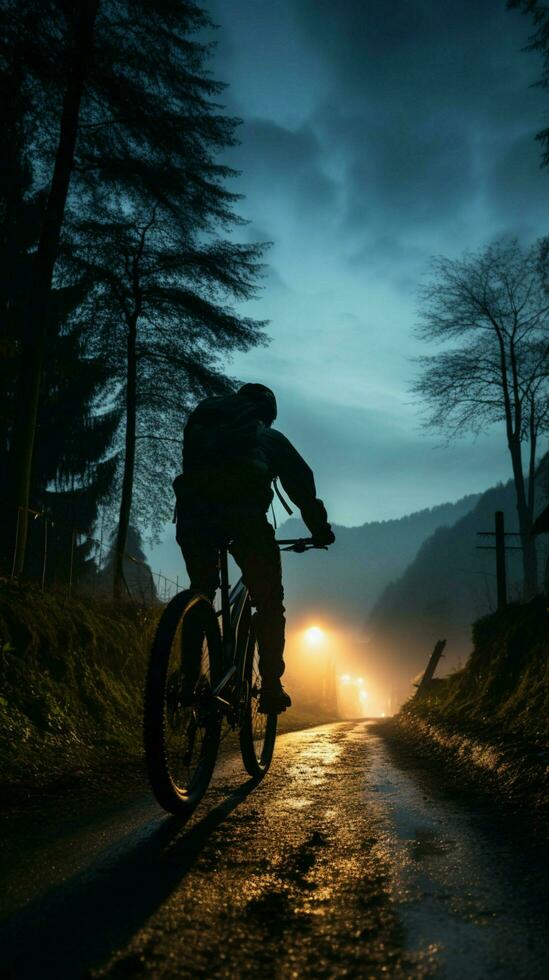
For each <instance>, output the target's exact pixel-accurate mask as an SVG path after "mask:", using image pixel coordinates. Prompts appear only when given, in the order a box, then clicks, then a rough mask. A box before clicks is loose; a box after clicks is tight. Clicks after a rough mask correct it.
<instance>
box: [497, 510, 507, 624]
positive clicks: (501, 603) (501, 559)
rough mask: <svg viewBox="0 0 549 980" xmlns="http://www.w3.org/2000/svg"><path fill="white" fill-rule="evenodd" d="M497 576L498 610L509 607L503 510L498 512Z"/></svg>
mask: <svg viewBox="0 0 549 980" xmlns="http://www.w3.org/2000/svg"><path fill="white" fill-rule="evenodd" d="M496 576H497V586H498V609H505V606H506V605H507V572H506V568H505V518H504V516H503V511H502V510H496Z"/></svg>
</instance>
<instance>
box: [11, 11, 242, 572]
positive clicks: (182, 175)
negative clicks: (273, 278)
mask: <svg viewBox="0 0 549 980" xmlns="http://www.w3.org/2000/svg"><path fill="white" fill-rule="evenodd" d="M8 6H9V15H8V17H7V18H6V19H7V21H8V26H9V32H8V33H9V38H10V39H11V40H10V44H11V47H9V44H8V47H7V49H6V50H7V52H8V58H7V60H8V61H10V64H11V65H13V64H15V62H16V60H17V58H16V56H15V54H14V52H15V53H19V54H21V52H24V53H25V57H27V52H30V55H29V56H28V59H27V61H25V83H24V86H23V87H24V89H25V95H26V101H25V104H24V105H25V107H24V117H25V122H24V125H23V130H24V132H25V134H26V149H27V151H29V150H30V149H32V157H33V171H34V180H35V182H36V183H37V185H40V186H43V187H44V190H45V197H46V205H45V208H44V211H43V215H42V217H41V222H40V228H39V229H37V235H36V237H37V239H38V247H37V251H36V256H35V262H34V268H33V278H34V285H33V288H32V289H31V290H29V291H28V293H27V296H26V300H25V304H24V306H25V311H24V322H25V325H26V327H25V330H24V332H23V337H22V343H23V344H24V346H25V353H24V356H23V358H22V368H23V370H24V372H25V379H24V384H22V385H20V386H19V397H18V398H17V399H16V406H15V416H16V418H17V419H18V425H17V427H16V430H15V433H14V438H13V442H12V446H11V459H12V467H11V471H12V473H15V474H16V477H15V478H14V479H13V480H12V484H13V486H12V498H13V499H14V502H15V504H16V505H17V506H19V507H20V508H22V510H21V515H22V518H23V527H22V529H21V535H20V540H19V542H18V549H17V563H16V566H17V571H20V570H21V568H22V565H23V559H24V552H25V536H26V535H25V522H26V517H27V510H26V508H27V506H28V500H29V487H30V473H31V466H32V456H33V450H34V436H35V431H36V418H37V411H38V397H39V391H40V382H41V377H42V371H43V356H44V347H45V337H46V332H47V326H46V320H47V306H48V301H49V296H50V294H51V289H52V286H53V285H54V284H55V276H56V275H57V272H58V267H57V266H56V262H57V260H58V256H59V251H60V248H59V246H60V243H61V241H62V240H63V239H65V242H67V241H69V243H70V227H71V221H68V220H67V218H74V217H75V216H81V215H82V214H85V215H88V217H89V218H91V219H93V217H94V216H96V208H98V207H99V209H100V210H101V211H102V212H104V211H105V210H107V211H110V213H111V217H114V219H115V221H117V220H118V215H119V213H120V210H121V209H122V211H123V210H124V209H127V211H128V213H129V214H130V215H132V216H133V217H135V216H136V215H137V220H138V221H141V220H147V219H146V216H147V215H148V214H150V213H151V212H152V209H153V208H155V207H158V208H159V209H160V210H161V211H163V212H164V213H165V214H168V213H169V214H170V215H171V218H172V220H173V221H174V223H175V224H176V225H177V227H178V229H179V231H180V233H182V232H183V230H186V232H187V237H188V240H189V241H192V242H195V241H196V240H197V239H196V236H198V237H199V238H200V240H201V241H202V242H203V241H204V240H205V239H206V238H207V237H208V236H209V235H211V234H212V233H215V232H218V231H219V230H220V229H223V230H225V231H226V230H227V229H228V228H229V227H230V226H231V225H234V223H235V222H236V217H235V215H234V212H233V205H234V202H235V201H236V199H237V197H238V195H235V194H233V193H231V192H230V191H229V190H227V188H226V187H225V180H226V178H227V177H229V176H230V175H231V174H232V173H233V171H231V170H230V169H229V168H227V167H226V166H224V165H223V164H221V163H220V162H218V161H217V160H216V159H215V156H216V154H217V153H218V151H220V150H222V149H223V148H224V147H227V146H230V145H232V144H233V143H234V142H235V138H234V129H235V124H236V120H234V119H231V118H228V117H226V116H225V115H224V114H223V113H222V111H220V107H219V106H218V105H217V103H216V102H215V101H214V100H215V99H216V98H217V96H218V95H219V94H220V93H221V91H222V90H223V87H224V86H223V85H221V84H220V83H218V82H215V81H214V80H212V79H211V78H210V76H209V72H208V70H207V68H206V67H205V61H206V58H207V56H208V53H209V45H208V44H206V43H204V42H203V41H201V40H199V39H198V38H197V33H198V32H200V31H205V30H206V29H208V28H210V27H211V26H212V25H211V21H210V19H209V17H208V16H207V14H206V13H205V12H204V11H203V10H202V8H201V7H199V6H198V4H196V3H194V2H193V0H155V2H154V3H151V0H109V2H106V0H101V2H99V0H74V2H71V3H65V2H63V3H56V2H54V0H50V2H45V4H44V9H43V11H41V19H40V24H39V29H38V30H37V24H36V13H35V12H34V13H33V11H34V8H35V7H36V5H35V4H34V5H33V4H32V3H31V2H30V0H20V2H18V3H17V2H11V3H10V4H8ZM42 15H43V16H42ZM33 16H34V18H35V19H34V21H33ZM42 21H43V23H42ZM8 74H9V72H8ZM42 110H44V114H42ZM56 112H57V118H55V119H54V117H55V113H56ZM33 124H34V125H33ZM52 134H55V135H52ZM101 220H102V219H101ZM227 254H228V253H227ZM232 258H233V261H234V262H236V263H238V262H239V261H241V259H240V256H239V253H238V251H237V250H234V251H233V253H232Z"/></svg>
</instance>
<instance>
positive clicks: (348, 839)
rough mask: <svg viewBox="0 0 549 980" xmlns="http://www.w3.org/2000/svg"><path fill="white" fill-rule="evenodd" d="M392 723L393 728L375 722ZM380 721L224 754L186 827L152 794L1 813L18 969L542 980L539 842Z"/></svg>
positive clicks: (2, 905) (39, 973)
mask: <svg viewBox="0 0 549 980" xmlns="http://www.w3.org/2000/svg"><path fill="white" fill-rule="evenodd" d="M380 732H381V733H380ZM419 765H420V764H419V763H418V764H417V765H416V764H414V763H410V760H409V758H400V757H399V750H398V749H394V748H391V747H389V746H388V744H387V743H386V740H385V738H384V737H383V728H381V729H379V728H376V727H375V726H371V725H369V724H368V723H365V722H356V723H354V722H342V723H337V724H332V725H324V726H321V727H319V728H315V729H308V730H306V731H301V732H293V733H290V734H286V735H283V736H281V737H280V738H279V740H278V742H277V750H276V757H275V761H274V762H273V766H272V768H271V771H270V773H269V774H268V776H267V778H266V779H265V780H264V782H263V783H262V784H261V785H259V786H255V787H254V785H253V783H252V782H251V781H248V780H247V779H246V776H245V774H244V772H243V769H242V765H241V763H240V760H239V758H238V756H237V755H236V753H235V754H229V755H228V756H227V757H226V758H224V759H223V760H222V761H221V763H220V765H219V768H218V771H217V773H216V776H215V777H214V781H213V783H212V786H211V788H210V790H209V792H208V794H207V797H206V798H205V800H204V802H203V803H202V805H201V807H200V809H199V810H198V811H197V813H196V815H195V816H194V818H193V820H192V822H191V823H190V824H188V825H187V826H181V824H178V822H177V821H176V820H175V819H174V818H168V817H166V816H165V815H163V814H162V812H160V811H159V810H158V808H157V806H156V805H155V804H154V802H152V801H151V799H150V798H149V796H148V795H147V794H146V792H144V793H141V794H139V795H137V796H136V794H135V791H134V792H133V793H130V794H129V795H128V797H127V798H123V797H122V798H120V799H118V800H117V801H116V803H112V802H111V803H105V801H103V802H102V803H101V805H98V804H95V805H92V803H90V801H89V800H88V802H87V803H82V802H81V803H80V804H79V803H78V800H77V799H75V800H73V803H72V808H71V806H69V805H68V803H67V801H65V802H63V803H56V802H55V801H50V802H49V803H48V804H47V805H46V806H45V807H43V808H42V810H40V809H36V810H35V811H34V813H31V814H25V815H23V816H21V817H19V818H17V819H12V820H10V821H4V824H3V826H2V835H3V837H4V844H5V851H4V865H5V876H4V875H3V878H4V880H5V882H6V887H5V888H3V890H2V894H1V900H0V911H1V913H2V917H3V921H2V926H1V927H0V945H1V950H2V953H1V961H0V975H1V976H4V977H33V978H35V977H43V976H52V977H57V978H64V977H128V976H136V977H231V978H240V977H266V978H267V977H277V978H278V977H280V978H287V977H288V978H289V977H300V978H301V977H340V976H349V977H360V978H368V977H375V978H378V977H396V978H399V977H413V978H415V977H441V978H452V980H453V978H456V980H458V978H459V980H463V978H467V980H475V978H494V980H496V978H528V980H533V978H541V977H546V976H547V975H548V970H547V952H546V946H547V936H548V931H547V924H548V923H547V895H546V892H547V888H546V867H545V864H544V861H543V858H542V855H541V853H539V852H537V851H536V850H535V848H534V847H533V845H532V846H530V844H529V843H528V841H526V840H525V838H524V828H521V829H520V830H519V829H518V828H517V827H515V826H514V825H513V826H509V821H508V820H502V819H501V815H498V813H497V810H491V809H490V808H489V807H488V806H487V805H486V804H481V803H480V802H479V801H476V802H474V801H472V800H471V798H468V799H462V798H461V799H460V798H456V797H455V795H454V796H452V795H450V796H449V795H448V794H447V793H446V791H445V790H443V788H442V787H441V786H440V785H439V783H438V780H437V778H436V776H434V775H433V773H430V772H426V771H423V770H422V769H421V768H418V766H419Z"/></svg>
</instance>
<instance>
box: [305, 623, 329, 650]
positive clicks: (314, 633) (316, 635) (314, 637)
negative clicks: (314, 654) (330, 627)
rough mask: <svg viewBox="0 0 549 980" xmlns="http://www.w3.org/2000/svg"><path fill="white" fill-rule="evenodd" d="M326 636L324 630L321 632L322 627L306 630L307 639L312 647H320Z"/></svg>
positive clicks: (312, 627) (311, 627) (310, 627)
mask: <svg viewBox="0 0 549 980" xmlns="http://www.w3.org/2000/svg"><path fill="white" fill-rule="evenodd" d="M324 636H325V634H324V630H321V629H320V626H309V629H308V630H305V639H306V640H307V643H308V644H309V645H310V646H312V647H317V646H319V644H320V643H322V641H323V640H324Z"/></svg>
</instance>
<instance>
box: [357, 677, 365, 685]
mask: <svg viewBox="0 0 549 980" xmlns="http://www.w3.org/2000/svg"><path fill="white" fill-rule="evenodd" d="M357 684H359V685H360V686H362V684H364V678H363V677H359V678H358V680H357Z"/></svg>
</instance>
